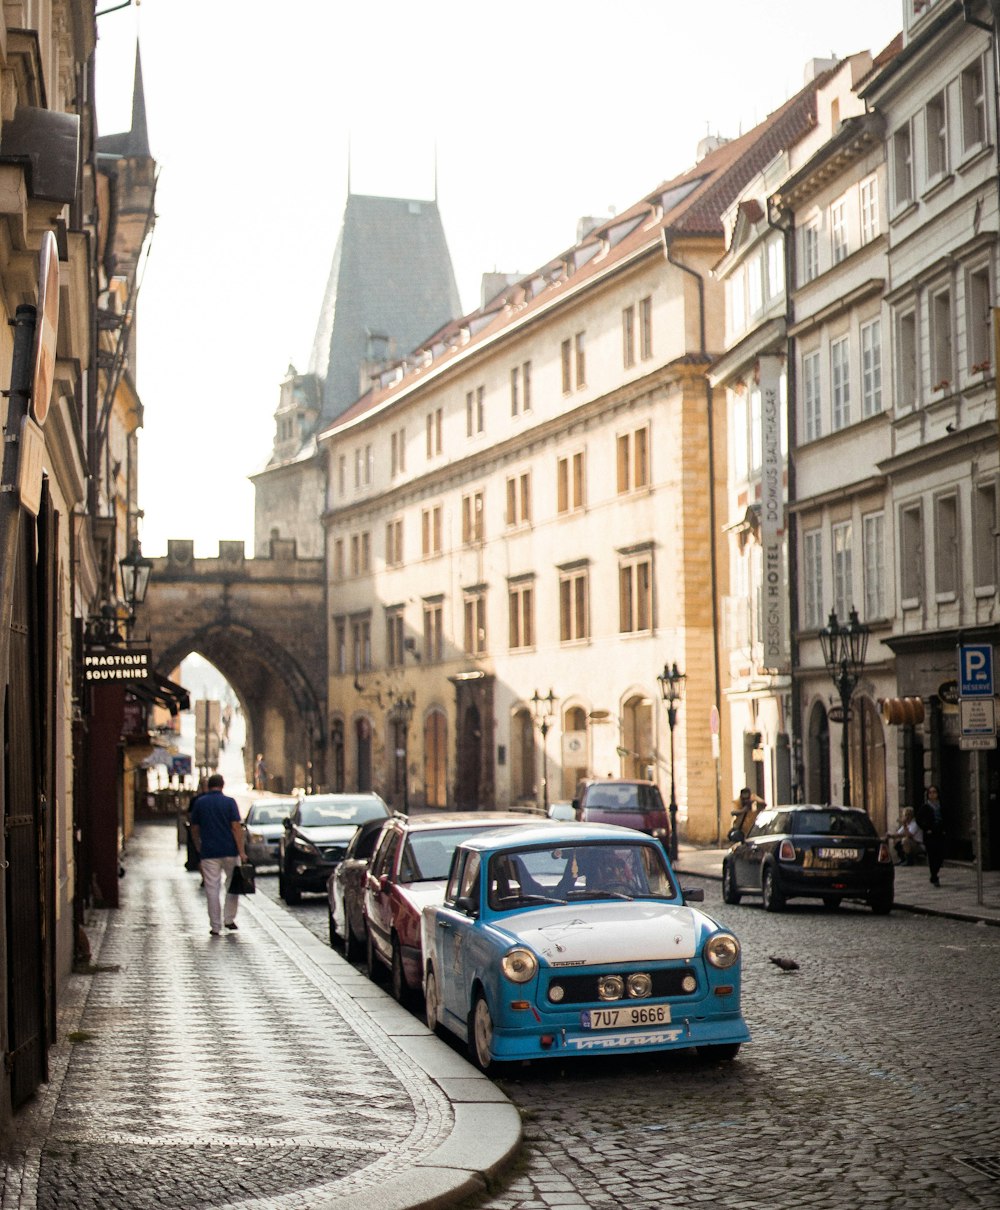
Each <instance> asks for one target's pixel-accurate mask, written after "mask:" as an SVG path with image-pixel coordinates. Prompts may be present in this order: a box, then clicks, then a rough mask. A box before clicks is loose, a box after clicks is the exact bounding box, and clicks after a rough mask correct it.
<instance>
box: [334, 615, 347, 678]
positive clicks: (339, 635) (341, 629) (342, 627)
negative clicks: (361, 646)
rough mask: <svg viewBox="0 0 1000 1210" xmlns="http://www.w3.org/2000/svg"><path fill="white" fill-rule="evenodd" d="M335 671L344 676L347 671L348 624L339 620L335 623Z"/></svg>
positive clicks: (341, 619)
mask: <svg viewBox="0 0 1000 1210" xmlns="http://www.w3.org/2000/svg"><path fill="white" fill-rule="evenodd" d="M333 669H334V672H336V673H338V674H340V675H343V674H344V673H345V672H346V671H347V622H346V621H345V620H344V618H337V619H335V621H334V623H333Z"/></svg>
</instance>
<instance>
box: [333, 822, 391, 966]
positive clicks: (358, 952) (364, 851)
mask: <svg viewBox="0 0 1000 1210" xmlns="http://www.w3.org/2000/svg"><path fill="white" fill-rule="evenodd" d="M384 827H385V820H384V819H382V818H378V819H370V820H369V821H368V822H367V823H363V824H362V825H361V827H360V828H358V830H357V831H356V832H355V833H354V835H353V837H352V838H351V842H350V844H349V845H348V846H347V851H346V852H345V853H344V860H343V861H341V862H340V863H339V864H338V866H337V868H336V869H335V870H334V871H333V873H332V874H331V875H330V877H329V878H328V879H327V884H326V894H327V900H328V903H329V908H330V944H331V945H333V946H336V945H338V944H342V945H343V947H344V956H345V957H346V958H348V959H350V960H351V961H352V962H353V961H354V959H355V958H360V957H361V956H362V954H363V953H364V952H365V946H366V944H367V937H368V930H367V928H366V926H365V913H364V906H365V882H366V880H367V878H368V863H369V862H370V861H371V859H372V854H373V853H374V852H375V846H376V845H377V844H378V839H379V837H380V836H381V835H382V829H383V828H384Z"/></svg>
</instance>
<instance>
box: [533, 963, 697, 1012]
mask: <svg viewBox="0 0 1000 1210" xmlns="http://www.w3.org/2000/svg"><path fill="white" fill-rule="evenodd" d="M631 973H632V972H627V973H626V972H621V977H622V978H623V979H627V978H628V975H629V974H631ZM608 974H609V972H607V971H602V973H601V975H600V976H598V975H563V974H561V973H560V972H559V971H557V970H555V971H552V973H551V975H550V978H549V983H550V984H551V983H558V984H559V986H560V987H561V988H562V989H563V991H564V992H565V995H564V996H563V998H562V1000H561V1001H560V1003H561V1004H599V1003H601V1001H600V1000H599V999H598V995H597V984H598V979H599V978H601V979H604V978H607V976H608ZM649 974H650V976H651V978H652V980H653V990H652V992H651V993H650V995H649V996H648V997H647V998H648V999H650V1000H662V999H664V998H666V997H668V996H694V995H697V992H698V989H697V987H696V988H695V989H694V991H690V992H686V991H684V990H683V988H682V987H681V980H682V979H684V978H685V976H687V975H693V974H695V971H694V970H693V969H692V968H691V967H678V968H676V969H672V970H660V971H650V972H649ZM696 977H697V976H696ZM622 1002H623V1003H624V1002H628V1003H629V1004H635V1003H638V1001H636V1000H634V999H632V998H631V997H629V996H625V997H623V1000H622Z"/></svg>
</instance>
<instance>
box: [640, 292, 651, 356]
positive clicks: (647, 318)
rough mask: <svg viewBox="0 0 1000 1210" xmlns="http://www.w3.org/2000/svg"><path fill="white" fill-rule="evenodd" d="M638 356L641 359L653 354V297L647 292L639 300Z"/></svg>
mask: <svg viewBox="0 0 1000 1210" xmlns="http://www.w3.org/2000/svg"><path fill="white" fill-rule="evenodd" d="M639 356H640V357H641V358H642V360H643V361H648V360H649V358H650V357H652V356H653V299H652V296H651V295H648V294H647V295H646V297H645V298H641V299H640V300H639Z"/></svg>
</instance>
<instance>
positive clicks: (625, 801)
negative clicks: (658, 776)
mask: <svg viewBox="0 0 1000 1210" xmlns="http://www.w3.org/2000/svg"><path fill="white" fill-rule="evenodd" d="M587 806H588V807H600V808H601V810H602V811H662V810H663V800H662V799H661V798H660V791H659V790H658V789H657V788H656V786H617V785H613V784H612V785H607V786H591V787H590V788H589V789H588V790H587Z"/></svg>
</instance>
